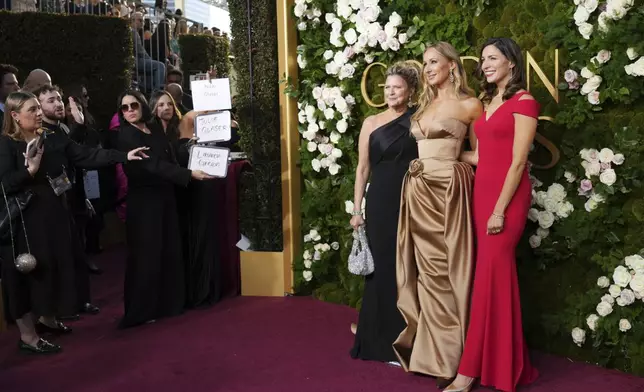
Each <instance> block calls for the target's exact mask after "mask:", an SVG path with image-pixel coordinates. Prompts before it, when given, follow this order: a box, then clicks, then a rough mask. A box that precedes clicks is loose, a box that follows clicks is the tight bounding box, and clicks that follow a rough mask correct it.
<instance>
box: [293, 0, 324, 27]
mask: <svg viewBox="0 0 644 392" xmlns="http://www.w3.org/2000/svg"><path fill="white" fill-rule="evenodd" d="M309 3H311V0H295V7H294V8H293V13H294V14H295V16H296V17H297V29H298V30H300V31H303V30H306V28H307V26H308V24H309V23H312V24H314V25H317V24H319V23H320V16H322V11H320V9H319V8H316V7H313V6H311V7H309V5H310V4H309Z"/></svg>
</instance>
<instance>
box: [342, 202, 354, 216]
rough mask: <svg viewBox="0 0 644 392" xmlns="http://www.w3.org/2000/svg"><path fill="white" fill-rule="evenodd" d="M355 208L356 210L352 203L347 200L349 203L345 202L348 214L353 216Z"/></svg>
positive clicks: (345, 209)
mask: <svg viewBox="0 0 644 392" xmlns="http://www.w3.org/2000/svg"><path fill="white" fill-rule="evenodd" d="M353 208H354V205H353V202H352V201H350V200H347V201H345V202H344V211H345V212H346V213H347V214H351V213H352V212H353Z"/></svg>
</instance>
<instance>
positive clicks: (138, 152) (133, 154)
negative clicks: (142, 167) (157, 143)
mask: <svg viewBox="0 0 644 392" xmlns="http://www.w3.org/2000/svg"><path fill="white" fill-rule="evenodd" d="M149 149H150V148H149V147H139V148H135V149H134V150H131V151H130V152H128V153H127V160H128V161H140V160H142V159H147V158H150V157H149V156H148V155H147V154H146V153H144V152H143V151H147V150H149Z"/></svg>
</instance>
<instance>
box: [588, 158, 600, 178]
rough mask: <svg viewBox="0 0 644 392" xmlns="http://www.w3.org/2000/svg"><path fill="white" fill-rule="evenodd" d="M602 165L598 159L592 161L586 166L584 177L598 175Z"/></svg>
mask: <svg viewBox="0 0 644 392" xmlns="http://www.w3.org/2000/svg"><path fill="white" fill-rule="evenodd" d="M601 169H602V166H601V164H600V163H599V161H592V162H590V163H589V164H588V166H586V177H588V178H590V176H596V175H599V172H600V171H601Z"/></svg>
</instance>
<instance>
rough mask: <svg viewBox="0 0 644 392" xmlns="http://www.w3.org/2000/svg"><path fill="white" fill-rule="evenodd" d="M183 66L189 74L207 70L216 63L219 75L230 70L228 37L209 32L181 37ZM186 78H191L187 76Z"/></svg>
mask: <svg viewBox="0 0 644 392" xmlns="http://www.w3.org/2000/svg"><path fill="white" fill-rule="evenodd" d="M179 46H180V48H181V61H182V64H181V68H182V69H183V70H184V72H185V73H186V76H188V75H189V74H191V73H195V72H206V71H208V69H209V68H210V67H211V66H212V65H214V66H215V68H216V69H217V75H218V76H219V77H227V76H228V73H229V72H230V59H229V57H228V56H229V55H230V50H229V46H230V44H229V42H228V39H227V38H224V37H215V36H212V35H207V34H184V35H182V36H180V37H179ZM186 80H190V79H189V78H188V77H186Z"/></svg>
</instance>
